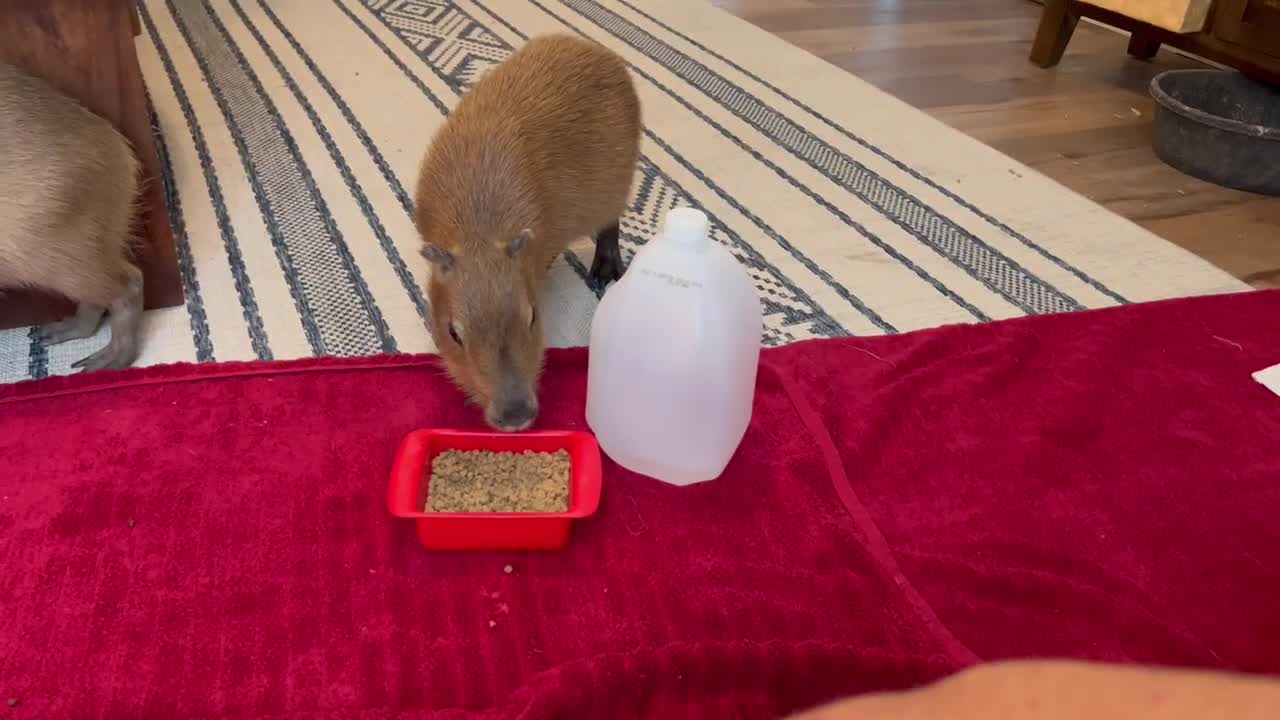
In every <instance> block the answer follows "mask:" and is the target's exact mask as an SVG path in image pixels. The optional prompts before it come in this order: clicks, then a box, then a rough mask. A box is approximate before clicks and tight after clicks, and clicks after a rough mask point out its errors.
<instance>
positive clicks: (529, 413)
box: [490, 398, 538, 432]
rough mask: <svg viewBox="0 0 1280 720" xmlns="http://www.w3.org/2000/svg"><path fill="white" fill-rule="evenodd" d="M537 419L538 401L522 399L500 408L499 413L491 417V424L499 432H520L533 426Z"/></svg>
mask: <svg viewBox="0 0 1280 720" xmlns="http://www.w3.org/2000/svg"><path fill="white" fill-rule="evenodd" d="M537 417H538V403H537V401H536V400H532V399H527V398H522V399H519V400H514V401H512V402H509V403H506V404H505V405H503V406H501V407H500V408H498V412H497V413H495V414H494V415H493V416H492V417H491V419H490V424H491V425H493V426H494V428H496V429H498V430H503V431H506V432H519V431H521V430H525V429H527V428H528V427H529V426H530V425H532V424H533V421H534V419H535V418H537Z"/></svg>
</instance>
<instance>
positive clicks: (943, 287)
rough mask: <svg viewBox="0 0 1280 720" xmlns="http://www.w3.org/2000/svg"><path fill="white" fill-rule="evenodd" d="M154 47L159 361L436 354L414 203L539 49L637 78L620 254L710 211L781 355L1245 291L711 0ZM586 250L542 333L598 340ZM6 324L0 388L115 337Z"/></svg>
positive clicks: (65, 363) (416, 1)
mask: <svg viewBox="0 0 1280 720" xmlns="http://www.w3.org/2000/svg"><path fill="white" fill-rule="evenodd" d="M141 9H142V12H141V16H142V27H143V32H142V34H141V36H140V37H139V38H138V51H139V56H140V60H141V63H142V68H143V72H144V75H145V78H146V82H147V85H148V91H149V95H150V99H151V103H152V106H153V108H154V112H155V116H156V129H157V136H158V137H159V138H160V140H161V142H160V143H159V145H160V148H161V152H162V154H163V157H162V165H163V166H164V168H165V171H166V185H167V190H168V193H169V200H170V204H171V209H172V215H173V225H174V228H175V231H176V234H177V241H178V249H179V255H180V261H181V267H182V271H183V278H184V282H185V287H186V297H187V302H186V305H185V306H184V307H180V308H171V309H168V310H162V311H154V312H149V313H148V314H147V318H146V325H145V341H144V342H145V346H144V351H143V355H142V357H141V360H140V363H142V364H155V363H165V362H176V361H199V362H209V361H224V360H242V359H267V360H269V359H285V358H296V357H303V356H312V355H368V354H375V353H394V352H428V351H431V350H432V349H433V346H432V343H431V340H430V337H429V336H428V334H427V332H426V330H425V329H424V325H423V317H424V314H425V313H426V308H425V304H424V299H423V291H422V290H421V288H422V286H423V281H424V275H425V274H426V273H427V272H428V268H427V267H426V263H425V261H423V260H422V259H421V258H420V257H419V255H418V254H417V252H416V244H417V242H418V239H417V236H416V233H415V231H414V228H413V224H412V220H411V217H412V207H411V199H410V198H411V196H412V192H413V183H414V179H415V175H416V169H417V163H418V161H419V159H420V157H421V154H422V152H423V150H424V148H425V147H426V144H427V141H428V139H429V137H430V136H431V133H432V131H433V130H434V129H435V128H436V127H437V126H439V124H440V123H441V121H442V119H443V118H444V117H445V115H446V114H447V113H448V111H449V108H450V107H451V106H452V105H453V104H454V103H455V102H456V101H457V99H458V97H459V96H460V95H461V94H462V93H463V92H465V91H466V89H467V87H468V85H470V84H471V83H472V82H474V81H475V80H476V78H478V77H479V76H480V75H481V74H482V73H483V72H484V71H485V70H486V69H487V68H489V67H492V66H493V64H494V63H497V62H499V61H501V60H502V59H503V58H504V57H505V56H506V55H507V54H509V53H510V52H511V51H512V49H513V48H515V47H518V46H519V45H521V44H522V43H524V42H525V41H526V40H527V39H528V38H529V37H531V36H533V35H537V34H542V33H550V32H570V33H578V34H580V35H583V36H585V37H588V38H591V39H594V40H597V41H599V42H601V43H604V44H605V45H607V46H609V47H611V48H613V49H615V50H616V51H617V52H619V53H621V55H622V56H623V57H624V58H625V59H626V60H627V62H628V63H629V64H630V66H631V70H632V72H633V74H634V77H635V80H636V83H637V85H638V89H639V92H640V95H641V100H642V102H643V107H644V117H645V125H646V130H645V136H644V155H643V159H642V160H641V162H640V166H639V168H638V169H637V173H636V183H635V195H634V201H633V203H632V206H631V211H630V213H629V214H628V215H627V216H626V218H625V219H624V222H623V242H624V253H630V252H633V251H634V250H635V248H636V247H638V246H640V245H642V244H643V243H644V242H646V241H647V240H648V239H649V238H650V237H652V236H653V234H654V232H655V230H656V228H657V226H658V223H659V222H660V220H661V218H662V216H663V214H664V213H665V212H666V211H667V210H668V209H670V208H672V207H674V206H677V205H694V206H697V207H700V208H702V209H703V210H705V211H706V212H707V213H708V214H709V215H710V216H711V217H712V219H713V226H714V235H715V239H716V240H718V241H719V242H721V243H724V244H725V245H726V246H728V247H729V248H730V249H731V250H732V251H733V252H734V254H735V255H736V256H737V257H738V259H739V260H741V261H742V263H743V264H744V265H745V266H746V267H747V268H748V269H749V271H750V272H751V274H752V276H753V277H754V278H755V281H756V284H757V286H758V288H759V290H760V295H761V298H762V299H763V301H764V306H765V317H766V319H765V333H764V342H765V343H766V344H768V345H778V344H782V343H788V342H792V341H796V340H802V339H806V338H814V337H830V336H839V335H848V334H855V335H861V334H874V333H894V332H903V331H907V330H914V329H917V328H923V327H929V326H936V325H942V324H948V323H958V322H979V321H989V320H995V319H1000V318H1008V317H1014V316H1019V315H1025V314H1033V313H1054V312H1066V311H1076V310H1081V309H1086V308H1095V307H1104V306H1110V305H1116V304H1121V303H1126V302H1139V301H1146V300H1152V299H1157V298H1165V297H1174V296H1184V295H1194V294H1205V293H1214V292H1223V291H1231V290H1239V289H1243V288H1244V286H1243V285H1242V284H1240V283H1239V282H1237V281H1235V280H1234V279H1232V278H1231V277H1229V276H1228V275H1226V274H1225V273H1223V272H1220V271H1219V270H1217V269H1214V268H1213V267H1211V266H1209V265H1207V264H1206V263H1204V262H1202V261H1200V260H1198V259H1196V258H1194V257H1192V256H1191V255H1189V254H1187V253H1185V252H1183V251H1182V250H1179V249H1177V248H1175V247H1173V246H1172V245H1169V244H1167V243H1165V242H1163V241H1162V240H1160V239H1158V238H1156V237H1154V236H1152V235H1150V234H1148V233H1147V232H1145V231H1144V230H1142V229H1140V228H1138V227H1137V226H1135V225H1133V224H1131V223H1129V222H1128V221H1126V220H1124V219H1122V218H1119V217H1117V216H1115V215H1113V214H1110V213H1108V212H1107V211H1105V210H1103V209H1102V208H1100V207H1098V206H1096V205H1094V204H1093V203H1091V202H1089V201H1088V200H1086V199H1084V198H1082V197H1080V196H1077V195H1075V194H1073V193H1071V192H1069V191H1067V190H1065V189H1064V188H1062V187H1061V186H1059V185H1057V184H1055V183H1053V182H1052V181H1050V180H1048V179H1046V178H1044V177H1042V176H1040V175H1038V174H1036V173H1034V172H1033V171H1031V170H1028V169H1027V168H1025V167H1022V166H1020V165H1018V164H1017V163H1015V162H1013V161H1011V160H1009V159H1008V158H1006V157H1004V156H1002V155H1000V154H999V153H997V152H995V151H993V150H991V149H989V148H986V147H985V146H983V145H981V144H979V143H977V142H976V141H973V140H971V139H968V138H967V137H965V136H963V135H961V134H959V133H957V132H955V131H952V130H950V129H948V128H947V127H945V126H943V125H941V124H940V123H938V122H936V121H934V120H932V119H931V118H929V117H928V116H927V115H925V114H923V113H921V112H919V111H916V110H914V109H912V108H910V107H908V106H906V105H904V104H902V103H900V102H898V101H896V100H894V99H893V98H891V97H889V96H887V95H885V94H884V93H881V92H880V91H878V90H876V89H875V88H873V87H871V86H869V85H867V84H866V83H863V82H861V81H859V80H858V79H856V78H854V77H851V76H849V75H847V74H845V73H843V72H841V71H840V70H838V69H836V68H833V67H831V66H829V65H827V64H825V63H823V62H822V61H820V60H818V59H816V58H814V57H812V56H810V55H807V54H806V53H804V52H802V51H800V50H798V49H795V48H793V47H791V46H789V45H787V44H785V43H783V42H782V41H780V40H778V39H776V38H774V37H773V36H771V35H769V34H767V33H765V32H763V31H760V30H758V29H756V28H754V27H751V26H750V25H747V24H745V23H743V22H741V21H739V20H737V19H735V18H733V17H731V16H729V15H727V14H725V13H723V12H720V11H719V10H716V9H714V8H712V7H710V6H707V5H704V4H702V3H700V2H697V1H695V0H209V1H206V0H144V1H143V2H142V3H141ZM590 253H591V245H590V241H588V240H587V239H585V238H584V239H583V240H582V241H581V242H579V243H578V244H577V245H575V246H574V248H573V249H572V251H571V252H569V253H567V254H566V256H565V257H564V261H563V262H561V263H557V264H556V265H555V266H554V267H553V268H552V275H553V277H552V280H551V282H550V283H549V289H548V296H547V298H546V303H547V308H546V310H545V313H544V317H545V318H547V323H546V324H547V326H548V329H547V332H548V342H549V343H550V344H551V345H556V346H564V345H580V344H584V343H585V342H586V339H587V331H588V327H589V321H590V318H591V313H592V310H593V308H594V307H595V304H596V301H597V297H596V296H595V295H594V294H593V293H592V291H591V290H590V288H589V287H588V285H587V283H586V282H585V281H584V275H585V267H586V266H587V265H588V264H589V259H590ZM34 337H35V336H34V335H33V334H32V333H31V332H29V331H27V330H15V331H7V332H4V333H0V381H14V380H20V379H24V378H28V377H41V376H44V375H47V374H57V373H64V372H68V370H69V365H70V363H71V362H72V361H74V360H76V359H78V358H79V357H82V356H83V355H85V354H87V353H88V352H90V351H91V350H92V349H93V348H94V347H96V346H98V345H100V344H102V343H103V342H105V340H106V330H105V329H104V330H103V331H102V332H100V333H99V334H98V336H96V337H95V338H91V339H88V340H85V341H82V342H77V343H69V344H66V345H60V346H56V347H45V346H44V345H43V344H41V343H40V342H39V341H38V340H34V339H33V338H34Z"/></svg>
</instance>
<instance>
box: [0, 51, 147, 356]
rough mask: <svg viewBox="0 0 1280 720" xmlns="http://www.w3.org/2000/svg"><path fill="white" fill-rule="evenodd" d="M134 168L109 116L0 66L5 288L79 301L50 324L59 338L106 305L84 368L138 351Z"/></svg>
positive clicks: (90, 322) (83, 331) (82, 333)
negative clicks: (99, 341) (107, 325)
mask: <svg viewBox="0 0 1280 720" xmlns="http://www.w3.org/2000/svg"><path fill="white" fill-rule="evenodd" d="M138 172H139V163H138V159H137V156H136V155H134V152H133V149H132V147H130V145H129V142H128V140H126V139H125V138H124V136H123V135H121V134H120V133H119V132H117V131H116V129H115V128H114V127H112V125H111V123H109V122H107V121H106V120H104V119H103V118H101V117H99V116H97V115H95V114H93V113H92V112H90V111H89V110H87V109H85V108H84V107H83V106H82V105H80V103H78V102H76V101H75V100H73V99H71V98H70V97H67V96H66V95H64V94H63V93H61V92H59V91H58V90H57V89H55V88H53V87H52V86H51V85H49V84H48V83H47V82H45V81H44V80H41V79H39V78H36V77H33V76H31V75H30V74H28V73H26V72H24V71H22V70H19V69H17V68H15V67H13V66H10V65H5V64H3V63H0V289H4V288H10V289H13V288H38V289H41V290H47V291H51V292H54V293H58V294H60V295H64V296H66V297H68V298H70V299H72V300H74V301H76V303H77V304H76V312H75V314H74V315H73V316H71V317H69V318H66V319H65V320H61V321H59V322H56V323H54V324H52V325H50V326H49V327H47V328H45V335H46V337H47V338H48V340H49V342H53V343H59V342H64V341H67V340H73V339H76V338H84V337H89V336H90V335H93V334H94V333H95V332H97V330H98V327H99V326H100V325H101V324H102V318H103V315H104V314H106V313H108V312H110V322H111V340H110V342H108V343H107V345H106V346H104V347H103V348H102V349H101V350H98V351H97V352H95V353H93V354H92V355H89V356H88V357H85V358H83V359H81V360H79V361H77V362H76V363H75V367H78V368H81V369H83V370H98V369H102V368H118V367H125V366H128V365H130V364H132V363H133V361H134V360H135V359H136V358H137V356H138V343H139V338H138V334H139V325H140V323H141V320H142V271H141V270H139V269H138V266H137V265H135V264H134V263H133V260H132V252H131V247H130V238H131V236H132V230H133V219H134V217H135V210H136V208H137V198H138V191H139V175H138ZM0 302H3V300H2V299H0Z"/></svg>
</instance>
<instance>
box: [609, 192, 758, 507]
mask: <svg viewBox="0 0 1280 720" xmlns="http://www.w3.org/2000/svg"><path fill="white" fill-rule="evenodd" d="M709 230H710V228H709V224H708V222H707V216H706V215H705V214H703V213H702V212H701V211H699V210H694V209H692V208H677V209H675V210H672V211H671V212H669V213H668V214H667V217H666V220H665V222H664V223H663V228H662V231H661V232H660V233H659V235H658V237H656V238H654V239H653V240H652V241H650V242H649V243H648V244H647V245H645V246H644V248H642V249H641V250H640V251H639V252H638V253H636V256H635V257H634V258H633V259H632V260H631V265H630V266H629V267H628V268H627V270H626V273H625V274H624V275H623V276H622V279H621V280H619V281H618V283H617V284H616V285H614V286H613V287H612V288H610V289H609V290H608V292H606V293H605V296H604V298H603V299H602V300H601V301H600V305H599V307H597V308H596V313H595V318H594V319H593V320H592V322H591V355H590V361H589V366H588V373H587V423H588V424H589V425H590V426H591V429H592V431H593V432H594V433H595V434H596V439H597V441H598V442H599V443H600V447H601V449H603V450H604V451H605V453H607V454H608V455H609V457H611V458H613V460H614V462H616V463H618V464H619V465H621V466H623V467H625V468H627V469H628V470H632V471H634V472H637V473H640V474H642V475H648V476H649V477H653V478H657V479H659V480H663V481H666V482H669V483H673V484H676V485H689V484H692V483H696V482H702V481H704V480H711V479H714V478H716V477H718V476H719V475H720V473H721V472H723V471H724V468H725V466H726V465H727V464H728V463H729V459H730V458H731V457H733V453H734V451H735V450H737V448H738V444H739V443H741V442H742V436H743V435H744V434H745V433H746V430H747V424H748V423H749V422H750V420H751V405H752V400H753V398H754V397H755V385H756V367H757V365H758V364H759V361H760V332H761V329H762V320H761V312H760V299H759V297H758V296H757V295H756V289H755V285H754V284H753V283H752V282H751V278H750V276H748V275H747V272H746V270H745V269H744V268H743V267H742V266H741V265H740V264H738V261H737V260H735V259H734V257H733V256H732V255H731V254H729V251H728V250H726V249H725V248H724V247H723V246H721V245H720V244H719V243H717V242H715V241H713V240H712V239H711V236H710V232H709Z"/></svg>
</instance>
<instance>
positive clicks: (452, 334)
mask: <svg viewBox="0 0 1280 720" xmlns="http://www.w3.org/2000/svg"><path fill="white" fill-rule="evenodd" d="M449 337H451V338H453V341H454V342H455V343H457V344H458V347H462V337H461V336H460V335H458V328H456V327H454V325H453V321H452V320H450V321H449Z"/></svg>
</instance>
